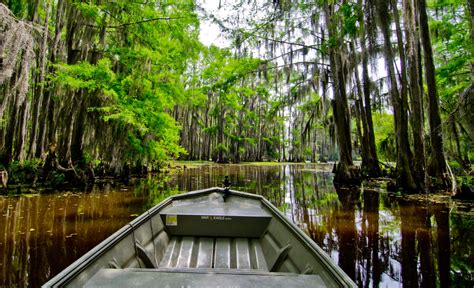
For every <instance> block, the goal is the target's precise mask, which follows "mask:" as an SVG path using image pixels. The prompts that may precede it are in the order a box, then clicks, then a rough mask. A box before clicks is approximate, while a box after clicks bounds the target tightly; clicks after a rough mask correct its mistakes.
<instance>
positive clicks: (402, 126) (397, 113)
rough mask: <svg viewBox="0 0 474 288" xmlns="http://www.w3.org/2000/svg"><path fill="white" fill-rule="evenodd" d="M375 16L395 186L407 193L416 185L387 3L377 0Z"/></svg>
mask: <svg viewBox="0 0 474 288" xmlns="http://www.w3.org/2000/svg"><path fill="white" fill-rule="evenodd" d="M376 3H377V4H376V7H377V14H378V16H379V17H378V18H379V19H378V20H379V25H380V29H381V30H382V35H383V38H384V54H385V64H386V66H387V71H388V76H389V79H390V96H391V99H392V105H393V110H394V111H393V112H394V113H393V114H394V120H395V137H396V141H397V172H396V173H397V175H396V177H397V186H398V187H401V188H403V189H405V190H407V191H415V190H416V188H417V185H416V183H415V180H414V178H413V175H412V169H411V158H412V155H411V151H410V146H409V142H408V119H407V117H408V115H407V111H406V109H403V108H404V106H403V103H402V101H403V100H402V99H401V97H400V93H399V90H398V84H397V80H396V73H395V67H394V65H393V61H394V58H395V57H394V55H393V51H392V42H391V39H390V38H391V37H390V33H391V32H390V25H389V24H390V15H389V12H388V1H387V0H377V2H376Z"/></svg>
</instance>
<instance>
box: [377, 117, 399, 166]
mask: <svg viewBox="0 0 474 288" xmlns="http://www.w3.org/2000/svg"><path fill="white" fill-rule="evenodd" d="M372 117H373V121H374V132H375V145H376V146H377V153H378V155H379V158H380V159H381V160H388V161H394V160H396V149H397V147H396V142H395V135H394V132H393V131H394V123H393V115H391V114H386V113H385V114H380V113H373V114H372Z"/></svg>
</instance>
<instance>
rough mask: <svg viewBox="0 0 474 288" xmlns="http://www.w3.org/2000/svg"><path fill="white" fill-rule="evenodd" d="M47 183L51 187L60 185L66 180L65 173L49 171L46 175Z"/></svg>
mask: <svg viewBox="0 0 474 288" xmlns="http://www.w3.org/2000/svg"><path fill="white" fill-rule="evenodd" d="M48 180H49V184H50V185H51V186H52V187H53V188H56V187H60V186H61V185H63V184H64V182H65V181H66V175H64V173H61V172H58V171H55V170H54V171H51V173H50V175H49V176H48Z"/></svg>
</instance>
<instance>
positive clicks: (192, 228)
mask: <svg viewBox="0 0 474 288" xmlns="http://www.w3.org/2000/svg"><path fill="white" fill-rule="evenodd" d="M223 195H224V189H221V188H210V189H205V190H200V191H195V192H189V193H185V194H180V195H174V196H171V197H170V198H168V199H166V200H165V201H163V202H161V203H160V204H158V205H157V206H155V207H153V208H151V209H150V210H148V211H147V212H145V213H144V214H142V215H141V216H139V217H137V218H136V219H134V220H133V221H132V222H130V223H129V224H127V225H126V226H125V227H123V228H122V229H120V230H119V231H117V232H116V233H114V234H113V235H111V236H110V237H109V238H107V239H106V240H104V241H103V242H102V243H100V244H99V245H98V246H96V247H95V248H94V249H92V250H91V251H89V252H88V253H87V254H85V255H84V256H83V257H81V258H80V259H78V260H77V261H76V262H74V263H73V264H71V265H70V266H69V267H68V268H66V269H65V270H64V271H62V272H61V273H59V274H58V275H57V276H55V277H54V278H53V279H51V280H50V281H48V282H47V283H46V284H44V286H43V287H63V286H68V287H82V286H86V287H96V286H101V287H129V286H126V285H128V284H131V283H135V284H134V285H133V286H137V285H140V286H142V285H143V287H147V286H150V287H151V286H153V287H174V286H177V287H188V285H190V287H193V286H196V287H202V286H206V287H218V286H220V287H223V286H224V287H226V286H229V287H232V286H236V285H237V286H239V287H254V286H255V285H251V284H252V283H253V284H258V283H260V284H262V285H263V284H264V283H266V284H265V285H264V286H272V287H284V286H278V285H280V284H281V285H284V284H286V283H290V282H291V283H292V284H291V286H292V287H308V284H311V285H310V287H355V284H354V282H352V280H351V279H350V278H349V277H348V276H347V275H346V274H345V273H344V272H343V271H342V270H341V269H340V268H339V267H338V266H337V265H335V264H334V263H333V262H332V260H331V259H330V258H329V257H328V256H327V254H326V253H325V252H324V251H323V250H322V249H321V248H320V247H319V246H317V245H316V244H315V243H314V242H313V241H312V240H311V239H310V238H309V237H308V236H307V235H306V234H305V233H304V232H303V231H302V230H301V229H299V228H298V227H297V226H296V225H295V224H294V223H292V222H291V221H290V220H289V219H288V218H286V217H285V216H284V215H283V214H282V213H281V212H280V211H279V210H278V209H277V208H276V207H274V206H273V205H272V204H271V203H270V202H269V201H268V200H266V199H265V198H263V197H262V196H259V195H254V194H249V193H243V192H239V191H233V190H231V191H230V195H229V196H228V197H224V196H223ZM225 279H227V280H225ZM157 281H158V282H157ZM229 281H230V282H229ZM259 281H260V282H259ZM288 281H290V282H288ZM225 283H228V284H229V285H227V284H225ZM177 284H179V285H177ZM231 284H232V285H231ZM120 285H125V286H120ZM216 285H217V286H216ZM257 286H259V285H257ZM285 287H288V286H285Z"/></svg>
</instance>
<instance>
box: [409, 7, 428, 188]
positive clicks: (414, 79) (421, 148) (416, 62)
mask: <svg viewBox="0 0 474 288" xmlns="http://www.w3.org/2000/svg"><path fill="white" fill-rule="evenodd" d="M414 5H415V4H414V2H413V1H412V0H403V11H404V20H405V21H404V26H405V39H406V41H405V43H406V51H407V53H408V57H407V58H408V59H407V64H408V74H409V89H410V105H411V114H410V116H411V117H410V120H411V129H412V131H413V147H414V152H415V155H414V159H415V165H414V166H413V168H414V169H413V172H414V174H415V177H416V180H417V181H418V182H419V183H420V184H421V185H422V186H423V187H424V182H425V177H424V176H425V172H426V171H425V144H424V138H423V137H424V136H423V130H424V129H423V127H424V119H423V101H422V99H423V93H422V91H423V86H422V84H421V81H422V79H421V78H422V77H421V75H420V74H419V71H420V66H421V62H420V53H419V52H420V44H419V40H418V39H419V35H418V30H417V21H416V15H415V13H416V9H415V7H414Z"/></svg>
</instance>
